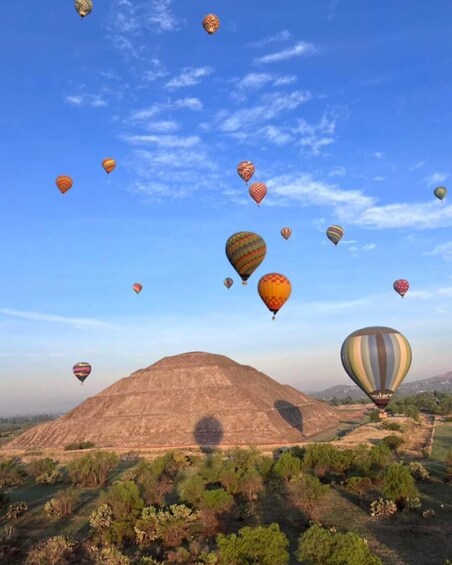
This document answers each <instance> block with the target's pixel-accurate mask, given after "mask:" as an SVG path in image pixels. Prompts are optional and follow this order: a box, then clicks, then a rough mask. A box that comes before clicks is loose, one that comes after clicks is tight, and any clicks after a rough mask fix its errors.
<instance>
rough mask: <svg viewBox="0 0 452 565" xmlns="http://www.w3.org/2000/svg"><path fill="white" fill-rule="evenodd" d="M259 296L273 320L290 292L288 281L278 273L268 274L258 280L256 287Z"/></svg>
mask: <svg viewBox="0 0 452 565" xmlns="http://www.w3.org/2000/svg"><path fill="white" fill-rule="evenodd" d="M257 290H258V292H259V296H260V297H261V298H262V300H263V302H264V304H265V305H266V306H267V308H268V309H269V310H270V312H273V320H274V319H275V316H276V314H277V312H278V311H279V310H280V309H281V308H282V307H283V305H284V304H285V303H286V301H287V299H288V298H289V296H290V294H291V292H292V285H291V284H290V281H289V279H288V278H287V277H286V276H284V275H281V274H280V273H268V274H267V275H264V276H263V277H261V278H260V280H259V283H258V285H257Z"/></svg>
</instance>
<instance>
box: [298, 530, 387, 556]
mask: <svg viewBox="0 0 452 565" xmlns="http://www.w3.org/2000/svg"><path fill="white" fill-rule="evenodd" d="M297 557H298V559H299V560H300V561H302V562H303V564H304V565H364V564H365V565H382V562H381V560H380V559H379V558H378V557H377V556H376V555H374V554H372V553H371V552H370V550H369V548H368V547H367V543H366V541H365V540H364V539H362V538H360V537H359V536H358V535H356V534H353V533H351V532H348V533H346V534H341V533H336V532H332V531H329V530H326V529H324V528H321V527H320V526H318V525H313V526H311V527H310V528H309V530H307V531H306V532H305V533H304V534H303V535H302V536H301V537H300V538H299V541H298V552H297Z"/></svg>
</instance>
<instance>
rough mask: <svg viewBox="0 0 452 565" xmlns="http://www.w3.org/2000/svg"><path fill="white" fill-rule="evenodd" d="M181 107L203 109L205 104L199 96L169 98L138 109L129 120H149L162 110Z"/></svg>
mask: <svg viewBox="0 0 452 565" xmlns="http://www.w3.org/2000/svg"><path fill="white" fill-rule="evenodd" d="M181 108H186V109H188V110H202V108H203V104H202V102H201V100H200V99H199V98H193V97H192V98H190V97H186V98H179V99H177V100H172V101H171V100H168V101H167V102H163V103H156V104H153V105H152V106H149V107H148V108H144V109H142V110H136V111H135V112H133V113H132V114H131V116H130V117H129V120H130V121H132V122H139V121H143V120H148V119H149V118H154V117H155V116H157V115H158V114H160V113H161V112H163V111H165V110H177V109H181Z"/></svg>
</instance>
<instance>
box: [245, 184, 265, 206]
mask: <svg viewBox="0 0 452 565" xmlns="http://www.w3.org/2000/svg"><path fill="white" fill-rule="evenodd" d="M249 193H250V196H251V198H252V199H253V200H254V201H255V202H256V203H257V205H258V206H259V204H260V203H261V202H262V200H263V199H264V198H265V196H266V194H267V187H266V186H265V184H264V183H263V182H253V184H252V185H251V186H250V188H249Z"/></svg>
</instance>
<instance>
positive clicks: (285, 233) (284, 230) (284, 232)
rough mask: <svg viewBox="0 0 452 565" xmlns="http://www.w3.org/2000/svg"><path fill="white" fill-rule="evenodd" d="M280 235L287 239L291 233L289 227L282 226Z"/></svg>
mask: <svg viewBox="0 0 452 565" xmlns="http://www.w3.org/2000/svg"><path fill="white" fill-rule="evenodd" d="M281 235H282V236H283V238H284V239H289V237H290V236H291V235H292V230H291V229H290V228H282V229H281Z"/></svg>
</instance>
